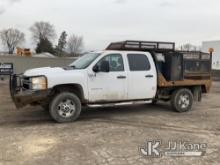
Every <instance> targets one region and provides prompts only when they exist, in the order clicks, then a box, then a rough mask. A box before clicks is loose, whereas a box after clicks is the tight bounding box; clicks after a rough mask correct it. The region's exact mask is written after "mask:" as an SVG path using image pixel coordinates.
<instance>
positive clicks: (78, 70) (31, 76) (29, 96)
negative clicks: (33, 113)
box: [10, 41, 210, 122]
mask: <svg viewBox="0 0 220 165" xmlns="http://www.w3.org/2000/svg"><path fill="white" fill-rule="evenodd" d="M129 43H133V44H131V45H133V46H134V43H135V42H134V41H126V42H123V43H121V47H117V45H118V43H114V44H111V45H110V46H109V47H108V48H107V49H106V50H104V51H99V52H92V53H89V54H86V55H84V56H83V57H81V58H79V59H78V60H76V61H74V62H73V63H72V64H70V65H69V66H67V67H63V68H60V67H57V68H51V67H45V68H36V69H31V70H27V71H26V72H25V73H24V74H22V75H12V76H11V81H10V87H11V96H12V99H13V100H14V102H15V105H16V106H17V107H18V108H21V107H23V106H26V105H28V104H31V105H41V106H42V107H44V108H45V109H47V110H49V111H50V114H51V117H52V118H53V119H54V120H56V121H57V122H71V121H75V120H76V119H77V118H78V117H79V116H80V113H81V108H82V106H90V105H106V104H112V105H116V104H118V103H127V102H137V101H150V102H153V103H155V102H156V101H157V100H164V101H170V100H171V104H172V105H173V108H174V109H175V110H177V111H179V112H185V111H188V110H190V109H191V107H192V103H193V100H194V99H195V98H197V100H199V97H200V94H201V93H202V90H203V89H202V87H203V85H207V84H206V83H210V79H208V80H205V81H204V82H203V80H202V81H198V82H196V83H195V82H194V83H189V82H187V81H188V79H187V80H186V81H184V80H175V81H174V80H169V81H167V79H169V78H167V75H170V74H167V72H168V71H167V70H166V69H165V70H164V69H163V68H162V67H163V66H162V65H160V62H161V61H160V60H161V59H163V58H162V57H164V58H165V56H161V53H160V52H157V53H155V52H156V51H154V52H152V51H150V50H152V49H149V48H147V50H148V51H146V50H145V49H146V48H145V49H143V48H142V49H141V47H140V43H139V42H138V46H139V48H138V49H137V48H134V47H132V48H131V47H128V45H129ZM126 44H127V47H125V46H126ZM142 44H143V43H142ZM148 44H149V43H148ZM162 44H164V43H162ZM168 44H169V43H168ZM158 45H159V44H158ZM115 46H116V47H115ZM145 46H146V45H145ZM148 46H149V45H148ZM151 46H152V44H151ZM154 49H155V48H154ZM168 49H169V48H166V49H164V50H168ZM156 50H159V48H157V49H156ZM160 50H161V51H163V52H164V50H163V49H160ZM169 52H170V50H169ZM166 53H167V52H166ZM160 56H161V57H160ZM169 56H170V55H169ZM167 57H168V56H167ZM162 61H163V60H162ZM167 61H169V60H167ZM173 65H174V64H173ZM176 66H177V67H179V64H178V63H177V64H176ZM178 69H182V68H177V71H176V72H178ZM169 72H170V71H169ZM181 73H182V72H181ZM168 77H169V76H168ZM171 77H172V76H171ZM206 81H207V82H206ZM170 83H171V84H170ZM176 83H177V84H176ZM181 83H182V85H181ZM184 83H185V84H184ZM208 85H209V84H208ZM208 85H207V86H208ZM205 87H206V86H205ZM205 89H206V88H205ZM194 96H195V97H194Z"/></svg>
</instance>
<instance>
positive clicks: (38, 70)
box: [24, 67, 65, 77]
mask: <svg viewBox="0 0 220 165" xmlns="http://www.w3.org/2000/svg"><path fill="white" fill-rule="evenodd" d="M61 72H65V70H64V69H63V68H60V67H55V68H52V67H44V68H35V69H29V70H27V71H26V72H25V73H24V76H28V77H30V76H41V75H45V76H47V75H48V74H49V75H50V74H53V73H61Z"/></svg>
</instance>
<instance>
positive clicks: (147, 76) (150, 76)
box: [145, 75, 154, 78]
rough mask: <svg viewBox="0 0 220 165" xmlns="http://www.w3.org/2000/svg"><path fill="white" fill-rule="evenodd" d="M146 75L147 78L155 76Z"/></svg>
mask: <svg viewBox="0 0 220 165" xmlns="http://www.w3.org/2000/svg"><path fill="white" fill-rule="evenodd" d="M145 77H146V78H153V77H154V76H153V75H146V76H145Z"/></svg>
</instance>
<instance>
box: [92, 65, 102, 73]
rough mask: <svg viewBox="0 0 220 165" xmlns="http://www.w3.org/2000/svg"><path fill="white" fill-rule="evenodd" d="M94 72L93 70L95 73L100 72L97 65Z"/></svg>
mask: <svg viewBox="0 0 220 165" xmlns="http://www.w3.org/2000/svg"><path fill="white" fill-rule="evenodd" d="M92 70H93V72H95V73H97V72H99V71H100V70H99V67H98V65H95V66H94V67H93V68H92Z"/></svg>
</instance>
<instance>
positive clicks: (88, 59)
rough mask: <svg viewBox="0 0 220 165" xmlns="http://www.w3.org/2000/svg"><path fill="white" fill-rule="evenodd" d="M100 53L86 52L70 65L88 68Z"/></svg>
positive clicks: (75, 67) (76, 67)
mask: <svg viewBox="0 0 220 165" xmlns="http://www.w3.org/2000/svg"><path fill="white" fill-rule="evenodd" d="M99 55H100V53H89V54H86V55H84V56H82V57H80V58H79V59H77V60H76V61H74V62H73V63H72V64H70V65H69V66H71V67H73V68H74V69H85V68H87V67H88V66H89V65H90V64H91V63H92V62H93V61H94V60H95V59H96V58H97V57H98V56H99Z"/></svg>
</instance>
